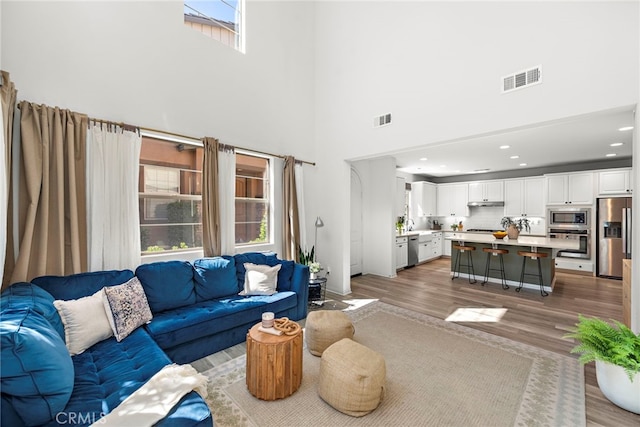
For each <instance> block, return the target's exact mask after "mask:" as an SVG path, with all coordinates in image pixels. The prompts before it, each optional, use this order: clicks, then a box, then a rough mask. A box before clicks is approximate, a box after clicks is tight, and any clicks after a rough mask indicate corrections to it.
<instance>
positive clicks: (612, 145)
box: [609, 142, 624, 147]
mask: <svg viewBox="0 0 640 427" xmlns="http://www.w3.org/2000/svg"><path fill="white" fill-rule="evenodd" d="M621 145H624V143H623V142H614V143H613V144H609V146H610V147H620V146H621Z"/></svg>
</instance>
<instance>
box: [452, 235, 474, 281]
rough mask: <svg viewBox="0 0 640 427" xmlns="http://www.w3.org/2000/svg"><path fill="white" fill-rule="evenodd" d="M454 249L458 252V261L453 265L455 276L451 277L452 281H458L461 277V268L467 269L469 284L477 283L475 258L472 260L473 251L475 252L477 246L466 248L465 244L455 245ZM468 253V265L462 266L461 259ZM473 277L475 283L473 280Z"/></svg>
mask: <svg viewBox="0 0 640 427" xmlns="http://www.w3.org/2000/svg"><path fill="white" fill-rule="evenodd" d="M453 249H454V250H456V251H457V252H456V259H455V261H454V263H453V276H451V280H453V279H457V278H459V277H460V267H466V268H467V274H468V275H469V283H476V273H475V271H474V270H473V258H471V251H475V250H476V247H475V246H465V245H464V244H460V245H453ZM465 252H466V253H467V263H466V264H461V262H460V258H462V256H463V255H464V253H465ZM471 277H473V281H472V280H471Z"/></svg>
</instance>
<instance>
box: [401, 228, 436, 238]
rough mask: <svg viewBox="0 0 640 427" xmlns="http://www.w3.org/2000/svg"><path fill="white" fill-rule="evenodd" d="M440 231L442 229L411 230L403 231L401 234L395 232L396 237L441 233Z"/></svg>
mask: <svg viewBox="0 0 640 427" xmlns="http://www.w3.org/2000/svg"><path fill="white" fill-rule="evenodd" d="M442 231H443V230H411V231H405V232H403V233H402V234H397V233H396V237H409V236H418V235H420V234H432V233H441V232H442Z"/></svg>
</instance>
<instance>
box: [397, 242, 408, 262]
mask: <svg viewBox="0 0 640 427" xmlns="http://www.w3.org/2000/svg"><path fill="white" fill-rule="evenodd" d="M408 245H409V239H408V238H407V237H396V270H397V269H399V268H403V267H406V266H407V265H409V248H408Z"/></svg>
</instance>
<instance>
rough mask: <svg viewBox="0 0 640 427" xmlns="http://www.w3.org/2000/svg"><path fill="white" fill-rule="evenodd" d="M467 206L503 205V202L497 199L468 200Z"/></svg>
mask: <svg viewBox="0 0 640 427" xmlns="http://www.w3.org/2000/svg"><path fill="white" fill-rule="evenodd" d="M467 206H469V207H470V208H472V207H474V206H504V202H498V201H482V202H469V203H468V204H467Z"/></svg>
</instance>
